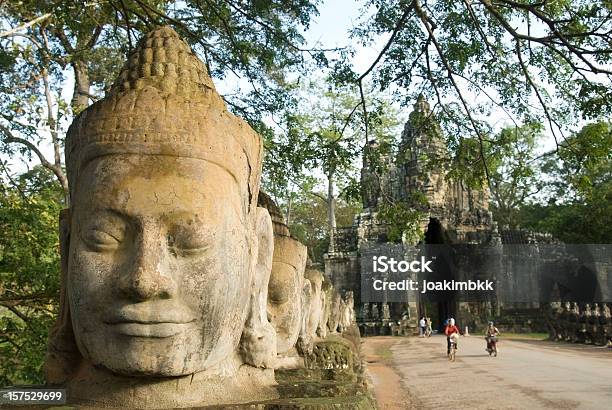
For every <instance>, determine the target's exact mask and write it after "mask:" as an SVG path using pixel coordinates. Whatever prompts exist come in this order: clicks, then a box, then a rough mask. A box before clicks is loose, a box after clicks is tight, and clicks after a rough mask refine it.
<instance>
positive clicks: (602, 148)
mask: <svg viewBox="0 0 612 410" xmlns="http://www.w3.org/2000/svg"><path fill="white" fill-rule="evenodd" d="M611 130H612V129H611V125H610V123H608V122H597V123H592V124H588V125H586V126H584V127H583V128H582V130H581V131H580V132H578V133H576V134H574V135H572V136H571V137H569V138H568V139H567V142H566V144H564V145H563V146H562V147H561V148H560V149H559V153H558V157H557V156H553V154H552V153H551V155H550V157H551V158H547V160H546V161H545V164H544V165H543V166H542V170H543V172H544V173H543V174H540V176H539V177H540V178H542V179H545V180H546V181H547V182H548V192H547V194H548V195H549V199H548V203H547V204H545V205H543V204H532V205H529V204H527V205H524V206H523V207H522V208H521V209H520V212H519V217H518V220H519V221H520V224H521V226H523V227H526V228H529V229H533V230H536V231H540V232H549V233H551V234H553V236H555V237H556V238H558V239H559V240H562V241H564V242H567V243H612V230H611V229H610V227H611V226H612V135H611ZM558 158H560V159H558Z"/></svg>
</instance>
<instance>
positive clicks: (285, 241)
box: [268, 235, 306, 354]
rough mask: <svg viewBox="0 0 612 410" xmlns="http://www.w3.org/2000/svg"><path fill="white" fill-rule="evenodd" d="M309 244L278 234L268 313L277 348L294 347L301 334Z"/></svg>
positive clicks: (279, 351) (275, 236)
mask: <svg viewBox="0 0 612 410" xmlns="http://www.w3.org/2000/svg"><path fill="white" fill-rule="evenodd" d="M305 267H306V246H304V245H302V244H301V243H300V242H298V241H297V240H295V239H293V238H291V237H289V236H280V235H274V259H273V263H272V275H271V276H270V284H269V285H268V314H269V317H270V322H271V323H272V325H273V326H274V328H275V329H276V346H277V348H276V350H277V353H278V354H282V353H285V352H287V351H288V350H289V349H291V348H292V347H293V346H294V345H295V343H296V342H297V338H298V336H299V334H300V328H301V319H302V303H301V290H302V287H303V285H304V269H305Z"/></svg>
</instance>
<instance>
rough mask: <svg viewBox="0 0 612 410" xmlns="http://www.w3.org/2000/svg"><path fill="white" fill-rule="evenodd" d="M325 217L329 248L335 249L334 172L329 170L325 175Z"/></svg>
mask: <svg viewBox="0 0 612 410" xmlns="http://www.w3.org/2000/svg"><path fill="white" fill-rule="evenodd" d="M327 217H328V229H329V249H330V250H332V251H334V250H335V249H336V241H335V230H336V198H335V197H334V172H333V171H330V172H329V174H328V175H327Z"/></svg>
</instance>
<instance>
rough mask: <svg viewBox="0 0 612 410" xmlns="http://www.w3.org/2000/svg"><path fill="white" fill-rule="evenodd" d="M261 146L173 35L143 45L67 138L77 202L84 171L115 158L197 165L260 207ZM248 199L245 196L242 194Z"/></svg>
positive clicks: (155, 35)
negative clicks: (216, 171)
mask: <svg viewBox="0 0 612 410" xmlns="http://www.w3.org/2000/svg"><path fill="white" fill-rule="evenodd" d="M262 150H263V148H262V143H261V138H260V137H259V135H257V134H256V133H255V132H254V131H253V130H252V129H251V127H250V126H249V125H248V124H247V123H246V122H244V121H243V120H241V119H240V118H237V117H235V116H234V115H233V114H231V113H229V112H228V111H227V108H226V106H225V103H224V102H223V100H222V99H221V97H220V96H219V94H218V93H217V92H216V90H215V88H214V85H213V83H212V80H211V78H210V76H209V75H208V72H207V70H206V68H205V67H204V64H202V62H201V61H200V60H199V59H198V58H197V57H196V56H195V54H194V53H193V52H192V51H191V48H190V47H189V46H188V45H187V44H186V43H185V42H184V41H183V40H182V39H181V38H180V37H179V35H178V34H177V33H176V32H175V31H174V30H173V29H172V28H170V27H160V28H158V29H155V30H153V31H151V32H150V33H148V34H147V35H146V36H145V37H144V38H142V39H141V40H140V42H139V43H138V45H137V47H136V49H135V50H134V51H133V52H132V53H131V54H130V56H129V58H128V61H127V62H126V64H125V66H124V67H123V69H122V70H121V73H120V75H119V78H118V79H117V80H116V82H115V84H114V85H113V86H112V88H111V90H110V92H109V93H108V95H107V96H106V97H104V98H103V99H102V100H99V101H97V102H96V103H94V104H93V105H91V106H90V107H89V108H87V109H86V110H84V111H83V112H82V113H81V114H80V115H79V116H78V117H77V118H76V119H75V120H74V122H73V123H72V125H71V126H70V128H69V129H68V133H67V136H66V167H67V173H68V180H69V183H70V187H71V194H72V196H74V190H75V187H76V181H77V180H78V176H79V173H80V172H81V170H82V168H83V167H84V166H85V165H86V164H87V163H88V162H89V161H91V159H93V158H96V157H99V156H103V155H110V154H149V155H170V156H179V157H189V158H198V159H204V160H207V161H210V162H212V163H215V164H217V165H219V166H221V167H223V168H224V169H226V170H227V171H228V172H230V173H231V174H232V175H233V176H234V178H235V179H236V181H237V182H238V184H239V185H240V186H241V187H243V188H244V189H245V190H248V193H249V201H250V203H249V204H248V207H249V209H253V208H254V207H256V206H257V192H258V191H259V178H260V176H261V162H262ZM243 192H244V191H243Z"/></svg>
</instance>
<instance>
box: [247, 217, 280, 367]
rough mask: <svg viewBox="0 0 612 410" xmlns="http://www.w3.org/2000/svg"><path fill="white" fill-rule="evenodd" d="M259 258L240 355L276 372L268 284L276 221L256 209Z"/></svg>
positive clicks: (274, 335)
mask: <svg viewBox="0 0 612 410" xmlns="http://www.w3.org/2000/svg"><path fill="white" fill-rule="evenodd" d="M255 235H256V242H257V244H256V249H257V256H256V260H255V266H254V269H253V271H254V272H253V281H252V283H251V292H250V294H251V298H250V303H249V316H248V318H247V322H246V325H245V328H244V332H243V333H242V339H241V341H240V354H241V356H242V358H243V360H244V362H245V363H248V364H250V365H252V366H255V367H264V368H274V364H275V361H276V331H275V330H274V327H273V326H272V324H271V323H270V322H268V314H267V306H268V282H269V281H270V274H271V272H272V255H273V253H274V232H273V230H272V219H271V218H270V214H269V213H268V211H267V210H266V209H265V208H260V207H258V208H257V209H256V224H255Z"/></svg>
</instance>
